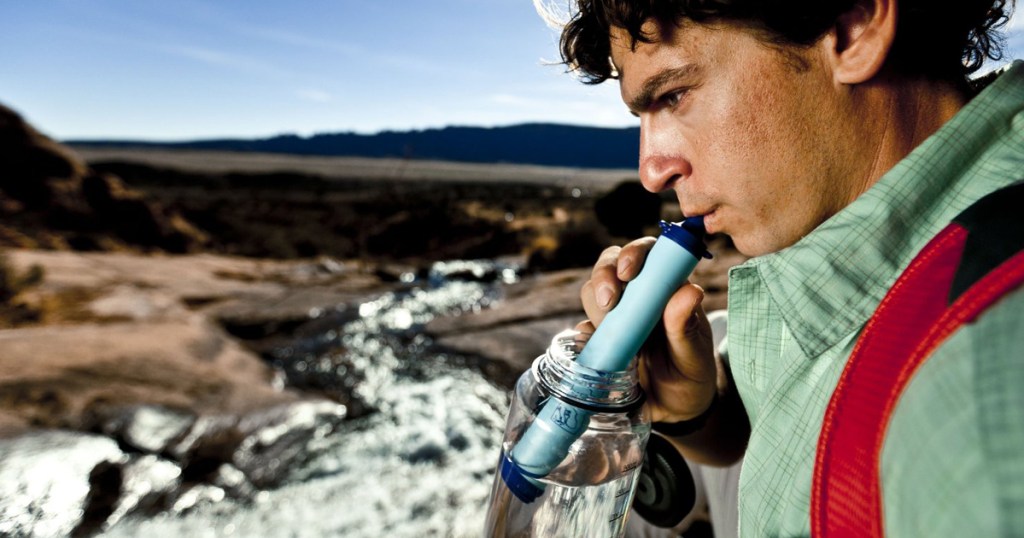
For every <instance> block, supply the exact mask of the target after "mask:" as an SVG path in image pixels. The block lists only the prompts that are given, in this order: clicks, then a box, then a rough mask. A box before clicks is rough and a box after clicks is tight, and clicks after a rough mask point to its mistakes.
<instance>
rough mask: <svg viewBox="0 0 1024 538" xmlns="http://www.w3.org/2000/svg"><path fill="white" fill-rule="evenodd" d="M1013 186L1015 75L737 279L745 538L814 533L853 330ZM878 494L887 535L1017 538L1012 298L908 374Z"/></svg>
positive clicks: (1020, 472)
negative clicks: (946, 230)
mask: <svg viewBox="0 0 1024 538" xmlns="http://www.w3.org/2000/svg"><path fill="white" fill-rule="evenodd" d="M1021 179H1024V62H1016V63H1014V64H1013V65H1012V66H1011V68H1010V69H1009V70H1008V71H1007V72H1006V73H1004V74H1002V75H1001V76H999V77H998V78H997V79H996V80H995V81H994V82H993V83H992V84H991V85H990V86H989V87H988V88H986V89H985V90H984V91H983V92H982V93H980V94H979V95H978V96H977V97H975V98H974V99H973V100H971V102H970V103H968V105H967V106H966V107H965V108H964V109H963V110H961V111H960V112H959V113H958V114H957V115H956V116H955V117H954V118H953V119H952V120H950V121H949V122H948V123H947V124H946V125H944V126H943V127H942V128H941V129H940V130H939V131H938V132H937V133H935V134H934V135H933V136H931V137H930V138H929V139H928V140H926V141H925V142H924V143H923V144H921V146H920V147H918V148H916V149H915V150H914V151H913V152H912V153H911V154H910V155H909V156H907V157H906V158H905V159H903V160H902V161H901V162H900V163H898V164H897V165H896V166H895V167H894V168H893V169H892V170H891V171H889V172H888V173H887V174H885V176H883V177H882V178H881V179H880V180H879V181H878V182H877V183H876V184H875V185H874V186H872V187H871V188H870V189H869V190H868V191H867V192H866V193H864V194H863V195H862V196H860V197H859V198H858V199H857V200H856V201H854V202H853V203H852V204H850V205H849V206H848V207H846V208H845V209H844V210H843V211H841V212H840V213H838V214H836V215H835V216H833V217H832V218H831V219H829V220H828V221H826V222H825V223H823V224H822V225H821V226H819V227H818V228H817V229H815V230H814V231H813V232H812V233H811V234H809V235H808V236H806V237H804V238H803V239H802V240H800V241H799V242H798V243H796V244H795V245H793V246H791V247H789V248H787V249H785V250H783V251H780V252H777V253H774V254H771V255H767V256H762V257H759V258H755V259H753V260H750V261H749V262H747V263H745V264H743V265H740V266H737V267H735V268H733V270H732V271H731V272H730V275H729V276H730V283H729V330H728V351H729V360H730V364H731V367H732V372H733V376H734V379H735V382H736V386H737V388H738V389H739V391H740V394H741V395H742V397H743V403H744V405H745V406H746V410H747V414H748V415H749V416H750V421H751V425H752V432H751V437H750V444H749V446H748V448H747V452H746V455H745V457H744V462H743V469H742V472H741V476H740V486H739V495H740V502H739V504H740V534H741V536H750V537H758V538H760V537H765V536H809V535H810V493H811V476H812V472H813V469H814V456H815V450H816V445H817V441H818V434H819V430H820V426H821V420H822V417H823V416H824V413H825V408H826V406H827V405H828V401H829V398H830V397H831V395H832V391H833V389H834V388H835V385H836V382H837V380H838V379H839V375H840V373H841V372H842V369H843V366H844V365H845V363H846V359H847V358H848V357H849V355H850V352H851V350H852V348H853V345H854V344H855V342H856V341H857V337H858V336H859V334H860V332H861V330H862V329H863V327H864V325H865V323H866V322H867V320H868V318H869V317H870V316H871V314H872V313H873V312H874V310H875V308H876V307H877V305H878V304H879V302H880V301H881V299H882V297H883V296H884V295H885V293H886V292H887V291H888V289H889V287H890V286H891V285H892V284H893V282H895V281H896V278H897V277H898V276H899V275H900V273H901V272H902V271H903V269H904V268H905V267H906V266H907V265H909V263H910V261H911V259H912V258H913V257H914V255H915V254H916V253H917V252H918V251H919V250H920V249H921V248H923V247H924V245H925V244H926V243H927V242H928V240H930V239H931V238H932V237H933V236H934V235H935V234H936V233H938V232H939V230H941V229H942V228H943V227H944V226H945V225H946V224H948V223H949V222H950V221H951V220H952V219H953V217H955V216H956V215H957V214H959V213H960V212H961V211H962V210H963V209H965V208H966V207H967V206H969V205H970V204H971V203H972V202H974V201H976V200H978V199H979V198H981V197H983V196H984V195H986V194H988V193H990V192H992V191H994V190H996V189H999V188H1000V187H1004V186H1006V185H1009V184H1011V183H1014V182H1016V181H1018V180H1021ZM1021 211H1022V212H1024V208H1021ZM882 488H883V497H884V499H883V507H884V513H885V529H886V532H887V535H888V536H907V537H911V536H912V537H917V536H1010V535H1013V536H1021V535H1024V293H1022V292H1020V291H1018V292H1016V293H1013V294H1011V295H1010V296H1008V297H1005V298H1004V299H1003V300H1002V301H1000V302H999V303H997V304H996V305H995V306H993V307H992V308H991V309H990V310H989V311H988V312H987V313H986V314H985V315H984V316H983V317H982V318H981V319H979V320H978V321H977V322H976V323H974V324H972V325H969V326H965V327H963V328H962V329H961V330H959V331H958V332H957V333H956V334H954V335H953V336H952V337H951V338H950V339H949V340H948V341H947V342H945V343H944V344H943V345H942V347H941V348H939V349H938V350H937V351H936V352H935V353H934V354H933V355H932V357H931V358H930V359H929V360H928V361H927V362H926V363H925V365H924V366H923V367H922V368H921V369H920V370H919V371H918V373H917V375H916V377H915V378H914V379H913V381H912V382H911V383H910V385H909V386H908V387H907V390H906V392H905V393H904V395H903V397H902V398H901V400H900V402H899V404H898V406H897V408H896V410H895V412H894V414H893V416H892V419H891V423H890V429H889V432H888V435H887V438H886V442H885V445H884V448H883V453H882Z"/></svg>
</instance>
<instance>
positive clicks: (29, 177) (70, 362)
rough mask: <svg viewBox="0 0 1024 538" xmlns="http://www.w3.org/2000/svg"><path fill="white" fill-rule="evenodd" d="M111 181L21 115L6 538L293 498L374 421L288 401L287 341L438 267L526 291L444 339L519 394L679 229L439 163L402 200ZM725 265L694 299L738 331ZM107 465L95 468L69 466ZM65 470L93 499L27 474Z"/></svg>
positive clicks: (5, 283) (401, 184)
mask: <svg viewBox="0 0 1024 538" xmlns="http://www.w3.org/2000/svg"><path fill="white" fill-rule="evenodd" d="M93 157H94V158H95V160H90V161H88V162H87V161H86V160H85V159H83V158H82V157H81V156H80V155H78V154H77V153H76V152H75V151H73V150H70V149H69V148H66V147H64V146H61V145H59V144H57V143H55V142H53V141H52V140H49V139H48V138H46V137H45V136H43V135H41V134H39V133H38V132H37V131H35V130H34V129H33V128H32V127H30V126H28V125H26V124H24V122H22V121H21V120H20V118H18V117H17V115H16V114H13V112H10V111H7V110H6V109H0V169H3V170H6V171H7V172H8V173H6V174H4V175H2V176H0V178H2V179H0V247H3V248H4V252H3V256H2V258H0V483H3V484H6V485H5V486H3V487H0V499H2V498H7V499H9V501H8V502H7V503H6V504H5V503H4V502H3V501H0V535H9V534H10V535H19V534H32V533H33V532H34V531H32V529H36V531H38V532H42V534H89V533H91V532H94V531H95V530H98V529H101V528H102V527H103V526H104V525H108V524H111V523H112V522H114V521H116V520H118V519H119V518H122V517H125V516H126V515H128V514H131V513H140V512H141V513H144V512H145V511H147V510H150V511H152V510H166V509H169V508H174V509H187V507H188V506H190V505H191V504H194V503H196V502H199V501H200V500H201V499H203V498H212V499H214V500H215V499H216V498H217V497H218V496H220V497H223V496H224V495H236V496H239V497H243V498H244V497H245V496H246V495H251V493H252V492H253V491H256V490H258V489H260V488H267V487H273V486H274V485H275V484H277V483H279V482H280V480H282V479H283V478H282V477H283V476H284V474H285V473H286V469H287V467H288V464H289V462H290V461H294V460H295V459H296V458H302V457H304V453H305V452H304V447H307V446H309V444H310V443H315V441H316V439H317V437H318V436H323V435H325V434H326V433H325V432H329V431H330V430H331V428H333V427H334V426H335V425H337V424H338V423H339V422H340V421H343V420H345V419H346V415H347V414H350V413H351V411H352V409H351V408H349V407H346V405H345V404H346V403H347V402H346V401H344V398H339V397H337V395H325V394H321V393H316V392H310V391H299V390H295V389H290V388H287V387H284V386H283V382H282V380H281V379H280V377H279V375H277V374H275V372H274V370H273V369H272V368H271V366H270V365H269V364H268V355H267V353H266V351H267V350H268V349H269V348H270V346H272V344H273V342H274V341H275V338H280V337H281V336H282V335H287V334H288V333H289V332H290V331H291V330H293V329H294V328H295V327H298V326H299V325H301V324H302V323H304V322H306V321H308V320H310V319H311V318H315V317H316V316H317V315H318V313H320V312H322V311H323V310H324V309H329V308H334V307H336V306H337V305H342V304H349V305H358V304H359V303H361V302H362V301H363V300H365V299H366V298H369V297H373V296H377V295H379V294H381V293H384V292H386V291H389V290H393V289H396V288H398V287H401V286H403V285H405V283H406V282H407V281H408V280H409V278H410V276H411V277H416V276H417V275H420V276H421V275H422V274H423V273H424V271H425V270H426V268H427V267H428V266H429V264H430V263H431V262H432V261H434V260H439V259H452V258H499V257H505V258H508V259H513V260H515V261H517V262H518V263H519V265H520V266H521V267H522V273H521V275H522V277H521V278H520V280H519V281H518V282H516V283H514V284H511V285H508V286H506V287H505V289H504V290H503V293H502V295H503V299H502V300H501V301H499V302H498V303H496V307H494V308H491V309H485V310H482V311H479V312H475V313H469V314H464V315H460V316H452V317H445V318H439V319H435V320H434V321H432V322H431V323H429V324H428V325H427V326H426V327H424V328H423V331H424V333H425V334H427V335H429V336H430V339H431V342H432V345H434V346H436V347H437V348H438V349H440V350H448V351H455V352H457V353H458V354H460V355H461V356H465V357H470V358H472V360H471V361H469V363H468V364H470V365H471V366H472V367H476V368H479V369H480V370H481V371H483V372H484V373H485V374H486V375H487V376H488V377H489V378H490V379H491V380H492V381H493V382H495V383H497V384H499V385H500V386H504V387H510V386H511V383H512V382H513V380H514V379H515V378H516V377H517V376H518V375H519V373H521V372H522V371H523V370H524V369H525V368H526V367H527V366H528V363H529V361H530V360H532V358H533V357H534V356H535V355H536V354H537V352H538V350H542V349H544V348H545V347H546V345H547V342H548V340H549V339H550V337H551V336H552V335H553V334H554V333H555V332H557V331H559V330H561V329H563V328H565V327H568V326H572V325H574V324H575V323H576V322H577V321H579V320H581V319H582V318H583V314H582V312H581V310H580V308H579V304H578V303H579V301H578V294H579V289H580V286H581V285H582V283H583V282H584V281H585V280H586V278H587V274H588V273H589V269H587V266H589V264H590V263H591V262H592V261H593V260H594V259H596V256H597V253H599V252H600V250H601V249H602V248H604V247H605V246H607V245H609V244H614V243H621V242H624V241H625V240H626V238H628V237H636V236H638V235H640V234H641V233H644V232H650V231H653V228H652V225H653V223H654V222H655V221H656V220H657V218H658V217H662V218H668V219H672V218H673V217H676V218H677V217H678V210H674V209H673V205H672V203H671V202H670V201H668V200H665V199H662V198H659V197H656V196H654V197H652V196H650V195H645V194H643V193H642V192H637V191H638V189H636V188H635V187H636V185H635V184H633V185H632V186H629V187H620V188H619V189H614V188H613V187H615V185H616V184H617V183H618V180H617V179H613V176H612V175H608V174H606V175H604V176H600V181H597V180H594V179H593V178H591V179H590V180H581V179H580V177H581V176H579V175H578V174H579V172H578V171H573V172H570V171H564V170H555V171H550V170H549V171H547V172H544V171H538V170H533V169H532V168H531V169H530V170H527V169H520V170H518V172H517V171H516V169H514V168H513V169H502V170H503V172H501V173H507V174H512V175H513V176H515V174H516V173H519V174H521V175H520V176H515V177H525V178H527V179H528V180H524V181H515V180H514V179H512V180H510V179H508V178H505V177H503V176H501V173H498V172H495V171H492V175H491V176H489V177H486V178H482V179H474V178H480V177H481V176H480V174H482V173H483V172H481V169H463V168H460V167H459V166H457V165H449V166H448V169H449V170H455V171H454V172H451V173H452V174H454V175H455V176H459V177H458V179H457V181H452V180H446V179H443V178H439V177H435V176H437V175H438V174H443V173H444V172H439V171H438V170H439V169H444V166H441V165H440V164H438V163H429V165H426V166H424V167H423V168H422V170H420V171H419V172H417V170H418V169H417V168H416V166H415V163H413V164H412V165H410V164H409V163H398V164H399V165H400V166H403V167H404V168H402V173H401V176H402V177H401V178H400V179H399V180H396V181H389V180H388V177H385V176H387V175H388V174H391V175H392V176H393V175H394V166H395V163H392V162H389V163H383V164H381V165H380V166H382V167H384V169H386V170H390V172H387V173H386V174H384V175H383V176H381V175H380V173H378V175H376V176H375V175H374V174H372V173H368V172H365V170H368V169H373V167H372V166H371V165H372V163H359V166H363V167H368V168H359V170H364V171H362V172H359V173H358V174H355V173H354V172H351V171H350V172H349V173H348V174H339V175H337V176H330V175H324V173H323V171H322V170H321V169H320V168H316V167H321V166H330V164H327V165H325V164H323V163H322V162H320V161H316V162H314V163H312V164H309V166H310V167H313V168H302V166H300V165H296V164H294V163H292V164H290V165H289V166H292V167H293V168H296V169H295V170H291V171H284V172H283V171H281V170H278V169H262V171H261V170H254V169H242V170H236V169H233V168H227V169H225V168H221V167H220V165H214V164H210V166H208V167H207V168H206V169H202V168H201V163H202V158H201V156H200V157H196V156H194V155H193V156H189V157H188V159H186V160H187V161H188V163H189V165H188V166H184V165H183V166H181V167H177V168H176V167H174V166H172V165H173V163H172V162H167V161H164V160H160V159H165V158H166V155H164V156H162V157H160V158H157V157H154V156H153V155H148V156H147V155H141V156H138V158H137V159H136V160H135V161H131V160H126V157H125V155H124V154H123V153H122V154H119V155H118V156H116V158H115V157H112V156H111V155H105V156H104V158H105V159H106V160H104V158H100V157H97V156H95V155H94V156H93ZM221 157H222V158H223V157H224V156H221ZM228 160H229V161H230V159H228ZM197 162H198V163H200V164H199V165H197V164H196V163H197ZM212 162H213V161H211V163H212ZM217 162H222V161H217ZM274 162H279V161H274ZM350 164H352V163H350ZM197 166H198V167H199V168H197ZM333 166H335V167H337V166H339V164H338V162H334V164H333ZM190 167H191V168H190ZM243 168H244V167H243ZM381 169H382V168H380V167H378V168H376V170H378V171H379V170H381ZM232 170H234V171H232ZM544 173H547V174H554V176H556V177H557V178H560V179H558V180H555V181H547V180H545V178H548V179H550V178H551V177H552V176H550V175H549V176H544ZM353 174H355V175H353ZM417 174H421V176H417ZM460 174H461V175H460ZM595 177H597V176H595ZM392 179H394V178H392ZM622 215H632V217H631V218H622ZM712 251H713V252H714V253H715V254H716V259H715V260H712V261H711V262H704V263H703V264H701V266H700V268H699V269H698V272H697V274H695V275H694V280H695V281H696V282H698V283H699V284H701V285H702V286H704V287H705V289H706V290H707V292H708V295H707V299H706V301H705V306H706V307H707V308H708V309H716V308H722V307H724V305H725V293H726V277H725V271H726V270H727V268H728V267H730V266H732V265H734V264H736V263H738V262H740V261H742V257H741V256H739V255H738V254H736V253H735V251H734V250H732V248H731V245H730V244H729V243H728V242H727V241H726V240H725V239H724V238H716V239H714V242H713V244H712ZM85 445H88V447H93V448H89V450H87V452H90V453H93V454H95V457H94V458H91V459H89V460H88V461H77V460H69V459H66V458H65V459H62V458H61V456H60V452H59V450H57V449H58V448H60V447H65V448H67V449H68V450H69V451H70V452H69V453H72V452H75V453H78V452H79V451H75V450H73V447H76V446H85ZM41 447H44V448H46V449H47V450H50V451H51V452H53V454H52V455H53V463H52V465H53V466H54V467H53V469H56V470H63V471H60V472H62V473H63V474H64V475H74V476H78V477H79V482H80V483H81V484H82V487H81V488H80V489H79V490H78V491H76V492H73V494H67V495H64V494H61V495H63V496H61V495H57V492H56V491H55V489H54V488H57V487H58V484H57V483H56V482H54V483H50V482H47V480H48V479H47V478H46V477H45V476H42V475H39V474H38V473H36V471H38V469H35V470H33V469H19V468H15V467H12V466H11V465H7V466H4V465H3V461H5V460H6V461H13V460H11V458H10V457H11V456H12V455H17V454H22V453H25V452H26V451H27V452H29V453H31V452H33V451H38V450H40V448H41ZM54 450H56V452H54ZM47 465H49V464H47ZM168 465H170V466H172V467H173V469H172V468H171V467H168ZM33 484H34V485H33ZM47 484H50V486H47ZM139 484H148V486H146V487H148V488H149V489H148V490H147V489H146V488H145V487H142V486H140V485H139ZM161 484H162V485H161ZM48 487H49V488H50V489H47V488H48ZM61 487H63V486H61ZM4 488H6V489H4ZM33 488H34V489H33ZM140 488H141V489H140ZM218 492H219V493H218ZM10 499H22V500H23V501H24V502H23V504H25V503H27V504H26V505H24V506H23V505H21V504H17V503H18V502H21V501H10ZM59 499H64V501H62V502H64V503H65V504H60V503H58V504H53V502H56V501H55V500H59ZM68 499H70V500H68ZM51 501H53V502H51ZM47 502H50V504H47ZM12 503H13V504H12ZM68 503H70V504H68ZM48 511H49V512H52V513H54V514H62V515H60V516H58V517H56V519H53V520H52V521H51V523H52V525H54V527H53V528H52V529H50V530H52V531H53V532H49V533H47V532H43V531H41V530H40V529H41V528H42V527H39V519H38V517H37V516H38V514H39V513H42V512H47V513H49V512H48ZM33 518H36V519H33ZM44 530H45V529H44Z"/></svg>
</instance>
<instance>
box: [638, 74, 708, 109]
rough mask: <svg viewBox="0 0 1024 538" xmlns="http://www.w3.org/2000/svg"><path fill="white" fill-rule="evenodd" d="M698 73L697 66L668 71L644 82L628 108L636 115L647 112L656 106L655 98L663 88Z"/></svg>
mask: <svg viewBox="0 0 1024 538" xmlns="http://www.w3.org/2000/svg"><path fill="white" fill-rule="evenodd" d="M698 71H700V67H698V66H697V65H695V64H687V65H684V66H682V67H676V68H673V69H666V70H664V71H662V72H660V73H658V74H657V75H654V76H653V77H651V78H649V79H647V80H646V81H644V84H643V86H641V87H640V92H639V93H637V94H636V96H635V97H633V98H632V99H630V100H629V102H628V103H626V106H627V107H628V108H629V110H630V112H633V113H634V114H636V113H637V112H638V111H642V110H647V109H649V108H651V105H653V104H654V100H655V96H656V95H657V93H658V91H659V90H660V89H661V87H662V86H664V85H665V84H667V83H669V82H671V81H673V80H675V79H678V78H683V77H692V76H693V75H695V74H696V73H697V72H698Z"/></svg>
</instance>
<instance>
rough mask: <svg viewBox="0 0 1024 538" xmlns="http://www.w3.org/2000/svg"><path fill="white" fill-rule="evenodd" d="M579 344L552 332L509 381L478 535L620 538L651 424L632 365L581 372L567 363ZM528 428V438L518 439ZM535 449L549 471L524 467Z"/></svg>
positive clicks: (578, 338)
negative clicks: (518, 374) (482, 525)
mask: <svg viewBox="0 0 1024 538" xmlns="http://www.w3.org/2000/svg"><path fill="white" fill-rule="evenodd" d="M585 339H586V335H583V334H581V333H578V332H576V331H565V332H562V333H559V334H558V335H556V336H555V338H554V339H553V340H552V342H551V346H550V347H549V348H548V349H547V351H546V352H545V353H544V354H542V355H541V356H539V357H537V359H536V360H535V361H534V362H533V366H532V367H531V368H530V369H529V370H527V371H526V372H525V373H524V374H523V375H522V376H521V377H520V378H519V380H518V382H517V383H516V387H515V392H514V394H513V397H512V404H511V407H510V409H509V414H508V420H507V422H506V426H505V437H504V440H503V442H502V451H501V456H500V459H499V462H498V469H497V471H496V473H495V477H494V483H493V486H492V488H491V497H490V502H489V506H488V511H487V519H486V524H485V536H494V537H503V536H545V537H547V536H586V537H597V538H600V537H615V536H621V535H622V534H623V532H624V530H625V525H626V518H627V516H628V514H629V508H630V505H631V504H632V501H633V496H634V494H635V493H636V487H637V483H638V480H637V479H638V476H639V473H640V470H641V467H642V465H643V460H644V448H645V445H646V443H647V439H648V437H649V435H650V431H651V427H650V418H649V417H648V415H647V412H646V408H645V407H644V406H643V401H644V395H643V391H642V389H641V388H640V386H639V383H638V380H639V378H638V374H637V371H636V365H635V361H634V362H633V363H632V364H631V366H630V367H629V368H628V369H627V370H624V371H618V372H602V371H597V370H593V369H590V368H587V367H584V366H582V365H580V364H579V363H577V362H576V361H575V359H576V358H577V356H578V355H579V353H580V351H581V350H582V346H583V344H584V343H585ZM538 417H541V420H538ZM535 423H536V424H535ZM531 426H532V428H531ZM527 431H530V432H531V433H530V436H531V437H532V438H533V439H532V441H529V442H524V436H526V432H527ZM567 432H568V433H567ZM521 443H523V444H524V445H525V444H531V446H530V447H525V446H521ZM560 443H561V445H562V446H557V445H559V444H560ZM540 445H544V446H543V447H541V448H538V447H540ZM565 445H567V446H565ZM517 447H518V448H519V450H518V452H519V453H521V454H522V455H523V457H517ZM552 447H554V448H552ZM538 451H540V452H545V451H546V452H548V453H550V454H551V455H547V456H544V457H545V458H547V460H548V461H550V462H552V463H549V464H548V465H553V468H551V469H550V470H547V469H545V468H544V467H546V466H545V465H543V464H541V465H540V467H538V466H536V465H529V464H524V462H523V460H524V459H525V460H529V459H531V458H530V456H531V454H532V453H535V452H538ZM527 452H529V453H527ZM533 459H537V458H533ZM541 459H543V458H541ZM545 471H546V472H545Z"/></svg>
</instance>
